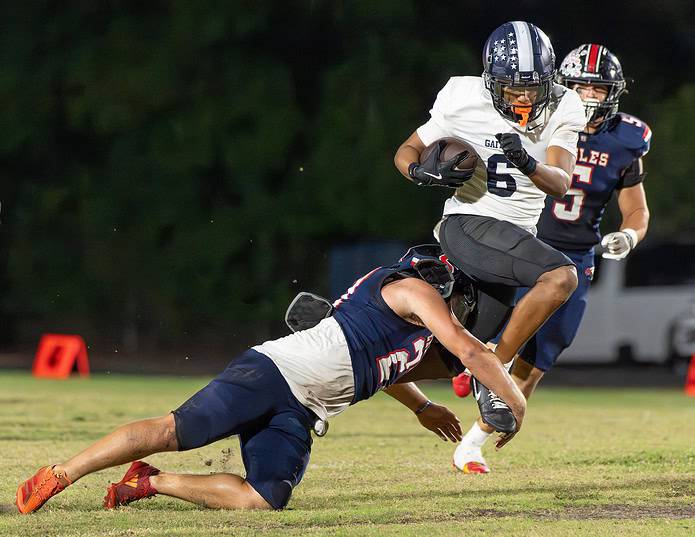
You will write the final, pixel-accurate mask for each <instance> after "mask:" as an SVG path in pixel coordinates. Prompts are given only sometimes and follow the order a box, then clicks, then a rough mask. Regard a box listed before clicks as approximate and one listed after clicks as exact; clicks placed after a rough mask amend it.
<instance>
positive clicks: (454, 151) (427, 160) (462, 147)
mask: <svg viewBox="0 0 695 537" xmlns="http://www.w3.org/2000/svg"><path fill="white" fill-rule="evenodd" d="M477 163H478V154H477V153H476V152H475V149H473V146H471V145H470V144H469V143H468V142H464V141H463V140H459V139H458V138H442V139H441V140H437V141H436V142H434V143H432V144H430V145H428V146H427V147H426V148H425V149H424V150H423V151H422V154H421V155H420V163H417V162H413V163H412V164H411V165H410V166H409V167H408V175H409V176H410V178H411V179H412V181H413V182H414V183H415V184H417V185H422V186H445V187H449V188H458V187H460V186H461V185H462V184H463V183H465V182H466V181H468V180H469V179H470V178H471V177H473V172H474V171H475V166H476V165H477Z"/></svg>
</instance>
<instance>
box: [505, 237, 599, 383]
mask: <svg viewBox="0 0 695 537" xmlns="http://www.w3.org/2000/svg"><path fill="white" fill-rule="evenodd" d="M562 253H564V254H565V255H566V256H567V257H569V258H570V259H571V260H572V261H574V264H575V265H576V266H577V277H578V280H579V283H578V285H577V289H576V290H575V291H574V293H572V296H570V297H569V299H568V300H567V302H565V303H564V304H563V305H562V306H560V308H559V309H558V310H557V311H556V312H555V313H554V314H553V315H552V316H551V317H550V319H548V320H547V321H546V323H545V324H544V325H543V326H541V328H540V329H539V330H538V332H536V334H535V335H534V336H533V337H532V338H531V339H530V340H529V341H528V343H527V344H526V347H524V349H523V350H522V351H521V352H520V353H519V354H520V356H521V357H522V358H523V359H524V360H526V361H527V362H528V363H530V364H533V365H534V366H535V367H537V368H538V369H540V370H541V371H548V370H549V369H550V368H551V367H553V364H554V363H555V362H556V361H557V359H558V357H559V356H560V353H562V351H564V350H565V349H566V348H567V347H569V346H570V344H571V343H572V341H574V337H575V336H576V335H577V330H578V329H579V325H580V323H581V322H582V317H584V311H585V310H586V304H587V294H588V292H589V286H590V285H591V279H592V278H593V274H594V250H593V249H592V250H591V251H589V252H586V251H571V250H562ZM527 292H528V288H522V289H519V290H518V291H517V296H516V298H517V302H518V301H519V300H520V299H521V297H523V296H524V295H525V294H526V293H527Z"/></svg>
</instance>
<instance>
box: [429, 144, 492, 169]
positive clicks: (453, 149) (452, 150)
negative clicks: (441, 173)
mask: <svg viewBox="0 0 695 537" xmlns="http://www.w3.org/2000/svg"><path fill="white" fill-rule="evenodd" d="M442 143H443V144H445V145H444V148H443V149H442V151H441V153H440V154H439V162H445V161H447V160H450V159H452V158H454V157H455V156H456V155H458V154H459V153H463V152H464V151H465V152H468V156H467V157H466V158H465V159H463V160H462V161H461V162H459V163H458V165H457V166H456V168H455V169H457V170H461V171H467V170H473V169H474V168H475V167H476V165H477V164H478V153H476V151H475V149H473V146H472V145H471V144H469V143H468V142H466V141H464V140H460V139H459V138H441V139H439V140H437V141H436V142H433V143H431V144H430V145H428V146H427V147H426V148H425V149H424V151H423V152H422V154H421V155H420V162H424V161H425V160H426V159H427V157H429V156H430V155H431V154H432V151H434V150H435V148H436V147H437V146H438V145H439V144H442Z"/></svg>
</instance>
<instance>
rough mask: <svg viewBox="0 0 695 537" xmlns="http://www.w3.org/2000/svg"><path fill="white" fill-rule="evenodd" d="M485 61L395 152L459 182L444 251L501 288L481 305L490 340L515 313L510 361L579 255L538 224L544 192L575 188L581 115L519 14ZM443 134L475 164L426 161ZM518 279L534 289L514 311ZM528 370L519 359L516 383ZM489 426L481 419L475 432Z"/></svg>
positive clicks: (508, 334) (445, 221) (564, 294)
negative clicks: (546, 237)
mask: <svg viewBox="0 0 695 537" xmlns="http://www.w3.org/2000/svg"><path fill="white" fill-rule="evenodd" d="M483 65H484V72H483V76H482V77H468V76H466V77H453V78H451V79H450V80H449V82H448V83H447V84H446V85H445V86H444V88H443V89H442V90H441V91H440V92H439V94H438V95H437V99H436V101H435V103H434V105H433V107H432V109H431V111H430V114H431V118H430V120H429V121H428V122H427V123H425V124H424V125H422V126H420V127H419V128H418V129H417V130H416V131H415V132H413V133H412V134H411V135H410V136H409V137H408V139H407V140H406V141H405V142H403V144H402V145H401V146H400V147H399V148H398V151H397V152H396V155H395V158H394V161H395V164H396V167H397V168H398V170H399V171H400V172H401V173H402V174H403V175H404V176H405V177H407V178H408V179H410V180H411V181H413V182H415V183H416V184H418V185H428V186H447V187H458V188H456V191H455V193H454V195H453V196H452V197H451V198H449V199H448V200H447V201H446V203H445V206H444V215H443V218H442V220H441V222H440V223H439V224H438V225H437V227H436V228H435V235H436V236H437V239H438V240H439V241H440V243H441V246H442V249H443V250H444V252H445V253H446V255H447V256H448V258H449V260H450V261H451V262H452V263H454V264H455V265H456V266H457V267H458V268H460V269H461V270H462V271H463V272H465V273H466V274H468V275H469V276H471V277H473V278H474V279H476V280H478V282H479V284H480V285H479V287H483V288H484V287H485V285H488V286H490V289H493V288H494V289H496V291H495V292H496V293H497V297H496V300H495V301H493V302H492V303H483V302H481V303H480V305H479V307H481V308H483V309H484V310H492V309H495V308H498V309H499V313H498V315H492V314H490V313H489V311H487V312H486V314H485V317H486V319H490V320H491V321H495V323H497V324H496V326H492V325H491V326H490V329H489V331H488V334H487V335H488V336H489V339H492V337H494V336H495V334H496V332H497V330H499V329H500V328H501V326H502V325H503V324H504V321H505V320H507V319H509V321H508V324H507V327H506V328H505V330H504V332H503V333H502V335H501V337H500V339H499V344H498V345H497V349H496V351H495V352H496V354H497V356H498V358H499V359H500V360H501V361H502V362H503V363H508V362H510V361H511V360H512V358H513V357H514V355H515V354H516V352H517V351H518V350H519V348H520V347H521V346H522V345H523V344H524V343H525V342H526V341H527V340H528V339H529V338H530V337H531V336H532V335H533V334H534V333H535V332H536V331H537V330H538V328H539V327H540V326H541V325H542V324H543V323H544V322H545V321H546V320H547V319H548V318H549V317H550V316H551V315H552V314H553V312H554V311H555V310H556V309H557V308H559V307H560V306H561V305H562V304H563V303H564V302H565V301H566V300H567V299H568V297H569V296H570V295H571V294H572V292H573V291H574V289H575V288H576V286H577V273H576V270H575V266H574V264H573V263H572V261H571V260H570V259H569V258H568V257H566V256H565V255H563V254H562V253H560V252H558V251H557V250H555V249H554V248H552V247H550V246H548V245H547V244H545V243H543V242H541V241H540V240H538V239H537V238H536V237H535V225H536V222H537V221H538V218H539V216H540V214H541V210H542V209H543V206H544V200H545V196H546V194H547V195H551V196H554V197H558V198H562V197H563V196H564V195H565V194H566V192H567V190H568V189H569V187H570V184H571V178H572V172H573V169H574V165H575V160H576V148H577V141H578V137H579V132H580V131H582V130H583V128H584V126H585V124H586V116H585V113H584V107H583V104H582V101H581V99H580V98H579V95H577V93H576V92H574V91H570V90H568V89H567V88H565V87H564V86H561V85H559V84H555V83H554V76H555V54H554V52H553V48H552V45H551V43H550V40H549V39H548V37H547V36H546V35H545V34H544V33H543V32H542V31H541V30H540V29H539V28H537V27H536V26H534V25H533V24H530V23H527V22H522V21H514V22H508V23H505V24H503V25H502V26H500V27H499V28H497V29H496V30H494V31H493V32H492V34H491V35H490V37H489V38H488V40H487V42H486V43H485V47H484V51H483ZM445 137H455V138H460V139H463V140H465V141H467V142H469V143H470V144H472V145H473V147H474V148H475V149H476V151H477V153H478V155H479V156H480V157H481V158H480V159H479V164H478V167H477V168H476V170H475V171H474V172H473V173H472V174H470V173H468V174H464V173H462V172H460V171H457V170H455V169H454V166H453V165H452V164H453V163H452V161H448V162H439V161H438V160H437V161H435V160H434V159H428V160H427V161H426V162H423V163H420V154H421V153H422V152H423V150H424V149H425V147H427V146H428V145H430V144H432V143H433V142H434V141H435V140H438V139H441V138H445ZM452 160H453V161H454V162H455V161H456V158H454V159H452ZM517 287H528V288H530V291H529V292H528V293H527V294H526V295H525V297H524V298H523V299H522V300H521V301H520V302H519V303H518V304H517V305H516V307H515V308H513V311H512V304H513V303H514V302H513V301H514V295H515V288H517ZM486 296H487V295H484V296H483V297H481V298H485V297H486ZM488 302H489V301H488ZM510 312H511V317H509V313H510ZM478 337H481V336H480V335H478ZM481 339H482V338H481ZM483 340H484V339H483ZM524 374H525V372H524V371H518V370H517V369H516V368H514V369H512V376H513V377H515V380H516V381H517V382H519V383H521V382H523V375H524ZM478 403H479V405H481V409H483V407H484V406H485V405H497V404H499V401H497V400H496V399H495V394H494V393H490V392H487V393H486V395H485V396H483V397H481V398H480V399H479V401H478ZM491 432H492V428H491V427H490V426H489V425H487V424H485V423H484V422H482V420H479V422H478V423H477V424H476V425H475V426H474V427H473V429H471V431H470V433H475V434H487V433H491Z"/></svg>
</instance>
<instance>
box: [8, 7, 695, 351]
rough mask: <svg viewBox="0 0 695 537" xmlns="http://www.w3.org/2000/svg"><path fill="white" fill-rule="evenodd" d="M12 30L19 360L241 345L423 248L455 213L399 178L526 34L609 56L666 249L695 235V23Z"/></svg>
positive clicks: (538, 17) (127, 21) (285, 15)
mask: <svg viewBox="0 0 695 537" xmlns="http://www.w3.org/2000/svg"><path fill="white" fill-rule="evenodd" d="M2 4H3V5H2V12H1V13H0V16H1V17H2V21H3V28H2V32H0V55H1V59H2V61H1V62H0V96H1V97H2V107H0V119H1V122H2V125H3V129H2V135H1V136H0V159H1V166H0V186H1V187H0V201H2V215H1V218H2V225H1V226H0V342H2V343H3V345H4V346H5V347H6V348H7V347H12V346H19V345H21V344H22V343H24V342H28V341H31V342H34V341H35V340H36V337H37V335H38V334H39V333H40V332H41V331H46V330H69V331H77V332H80V333H83V334H85V335H87V336H88V337H90V338H91V339H92V341H101V342H109V344H114V345H123V346H124V347H125V348H126V349H130V350H134V349H136V348H142V347H143V346H158V345H170V344H176V343H181V342H189V343H190V342H196V341H202V340H204V339H206V338H208V339H209V338H213V340H214V341H217V342H219V343H220V344H221V345H228V344H229V343H230V342H231V343H232V345H234V344H238V345H241V344H242V343H243V344H245V343H247V342H248V341H249V339H252V338H253V337H256V336H259V335H268V334H271V333H274V332H275V331H276V328H277V323H278V320H279V319H280V318H281V314H282V312H283V311H284V307H285V305H286V304H287V302H288V300H289V299H290V298H291V296H292V295H293V294H294V293H295V292H296V291H297V290H298V289H300V288H303V289H306V288H309V289H315V290H319V291H321V290H325V287H326V270H327V252H328V251H329V248H330V246H331V245H332V244H336V243H340V242H348V241H360V240H367V239H399V240H404V241H407V242H413V241H418V240H423V239H425V240H428V238H429V236H430V229H431V227H432V224H433V223H434V222H435V221H436V219H437V217H438V216H439V214H440V210H441V204H442V201H443V199H444V198H445V197H446V195H447V193H446V192H444V191H437V190H434V189H417V188H416V187H414V186H412V185H410V184H408V183H407V182H406V181H405V180H403V179H402V178H401V177H400V176H399V175H398V173H397V172H396V170H395V168H394V167H393V164H392V159H393V154H394V152H395V149H396V148H397V147H398V145H399V144H400V142H401V141H402V140H403V139H405V137H407V136H408V135H409V134H410V133H411V132H412V131H413V130H414V129H415V128H416V127H417V126H418V125H419V124H421V123H422V122H424V121H425V120H426V119H427V117H428V115H427V112H428V110H429V107H430V105H431V103H432V101H433V99H434V96H435V95H436V92H437V91H438V90H439V88H440V87H441V86H442V85H443V84H444V83H445V82H446V80H447V78H448V77H449V76H452V75H455V74H473V75H477V74H479V73H480V71H481V62H480V50H481V47H482V44H483V42H484V40H485V38H486V37H487V34H488V33H489V32H490V31H491V30H492V29H493V28H495V27H496V26H497V25H499V24H501V23H502V22H505V21H506V20H514V19H525V20H529V21H531V22H534V23H536V24H538V25H539V26H540V27H541V28H543V29H544V30H545V31H546V33H548V35H549V36H550V38H551V40H552V41H553V43H554V45H555V50H556V53H557V55H558V60H560V59H561V58H562V57H563V56H564V54H565V53H567V52H568V51H569V50H570V49H571V48H573V47H575V46H577V45H578V44H580V43H584V42H591V41H596V42H601V43H603V44H605V45H607V46H608V47H609V48H610V49H611V50H612V51H613V52H615V53H616V54H617V55H618V56H619V58H620V59H621V60H622V63H623V68H624V70H625V72H626V73H627V74H628V75H630V76H632V77H634V79H635V83H634V85H633V86H632V91H631V93H630V95H628V96H627V97H625V98H624V101H623V107H622V108H623V109H624V110H626V111H629V112H630V113H633V114H635V115H637V116H639V117H641V118H642V119H644V120H646V121H647V122H649V123H650V125H651V126H652V129H653V131H654V139H653V150H652V152H651V153H650V155H649V156H648V157H647V159H646V161H647V168H648V172H649V177H648V182H647V189H648V196H649V202H650V206H651V208H652V212H653V220H652V222H653V224H652V226H651V230H650V240H652V241H655V240H659V239H660V238H664V237H667V236H669V235H670V234H673V233H677V234H679V236H681V237H687V236H690V237H691V238H693V237H695V232H694V230H695V228H694V227H693V216H692V215H693V211H694V210H695V182H694V181H693V179H692V177H691V175H692V174H691V172H690V169H689V167H690V162H691V161H692V154H693V151H692V147H693V146H694V143H695V135H693V134H692V129H693V125H695V76H694V74H693V66H694V65H695V13H694V7H693V3H692V2H690V1H687V0H671V1H668V0H662V1H661V2H659V5H658V6H657V3H655V2H653V1H649V2H647V1H645V0H635V1H633V2H630V3H629V4H627V3H625V4H623V3H611V2H605V1H604V2H593V1H589V2H573V3H569V4H567V5H559V4H553V9H548V7H547V6H548V3H546V2H540V1H529V0H526V1H518V2H516V3H514V4H510V5H513V6H515V7H514V8H513V9H511V8H508V7H503V6H506V5H505V4H501V3H499V2H485V3H483V2H457V3H448V2H415V1H408V0H399V1H394V0H379V1H373V0H371V1H367V0H361V1H352V2H349V1H342V2H340V1H334V2H328V1H324V2H322V1H295V2H274V1H268V0H255V1H240V0H238V1H197V2H196V1H182V0H180V1H162V0H159V1H156V0H151V1H150V2H127V1H118V0H112V1H97V2H86V1H62V2H58V1H34V2H28V3H10V2H3V3H2Z"/></svg>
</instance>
